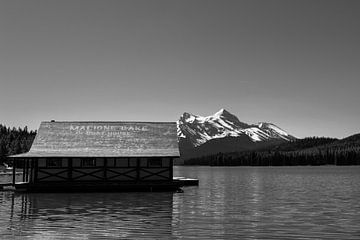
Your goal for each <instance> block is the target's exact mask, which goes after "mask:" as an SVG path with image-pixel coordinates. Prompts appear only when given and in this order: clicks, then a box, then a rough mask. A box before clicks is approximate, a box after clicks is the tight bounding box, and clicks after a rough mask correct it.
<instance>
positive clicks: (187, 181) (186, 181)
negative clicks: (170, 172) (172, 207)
mask: <svg viewBox="0 0 360 240" xmlns="http://www.w3.org/2000/svg"><path fill="white" fill-rule="evenodd" d="M173 179H174V181H179V182H180V186H181V187H184V186H199V179H196V178H186V177H174V178H173Z"/></svg>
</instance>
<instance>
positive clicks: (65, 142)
mask: <svg viewBox="0 0 360 240" xmlns="http://www.w3.org/2000/svg"><path fill="white" fill-rule="evenodd" d="M179 155H180V154H179V148H178V142H177V129H176V123H175V122H42V123H41V124H40V128H39V130H38V133H37V135H36V137H35V140H34V143H33V145H32V146H31V149H30V151H29V152H28V153H24V154H19V155H13V156H11V157H151V156H153V157H155V156H157V157H160V156H172V157H177V156H179Z"/></svg>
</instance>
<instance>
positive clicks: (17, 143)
mask: <svg viewBox="0 0 360 240" xmlns="http://www.w3.org/2000/svg"><path fill="white" fill-rule="evenodd" d="M35 136H36V131H29V130H28V128H27V127H24V128H15V127H14V128H10V127H6V126H5V125H2V124H0V163H3V162H4V161H6V156H9V155H14V154H20V153H25V152H28V151H29V150H30V147H31V144H32V142H33V141H34V138H35Z"/></svg>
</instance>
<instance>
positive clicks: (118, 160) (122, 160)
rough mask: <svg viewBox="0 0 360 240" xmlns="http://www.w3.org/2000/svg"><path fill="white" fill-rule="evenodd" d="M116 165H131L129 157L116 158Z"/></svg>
mask: <svg viewBox="0 0 360 240" xmlns="http://www.w3.org/2000/svg"><path fill="white" fill-rule="evenodd" d="M115 166H116V167H129V159H128V158H116V159H115Z"/></svg>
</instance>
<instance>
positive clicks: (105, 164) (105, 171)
mask: <svg viewBox="0 0 360 240" xmlns="http://www.w3.org/2000/svg"><path fill="white" fill-rule="evenodd" d="M104 180H105V181H107V158H106V157H105V158H104Z"/></svg>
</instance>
